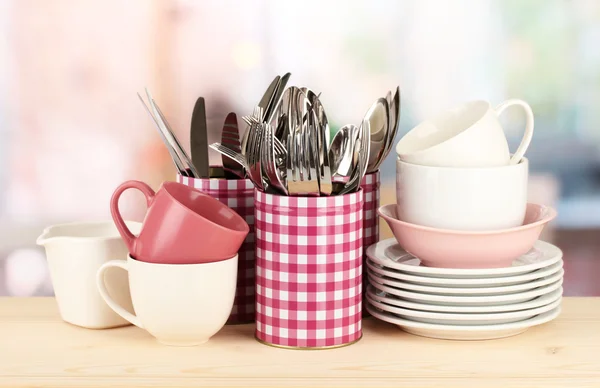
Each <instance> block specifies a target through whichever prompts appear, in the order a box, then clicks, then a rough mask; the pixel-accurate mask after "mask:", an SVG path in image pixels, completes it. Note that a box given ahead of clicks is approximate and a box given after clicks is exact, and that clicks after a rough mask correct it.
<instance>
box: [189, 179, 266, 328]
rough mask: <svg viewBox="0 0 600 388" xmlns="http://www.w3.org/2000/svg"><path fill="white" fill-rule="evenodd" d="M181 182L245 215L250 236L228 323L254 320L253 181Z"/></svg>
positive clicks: (241, 253)
mask: <svg viewBox="0 0 600 388" xmlns="http://www.w3.org/2000/svg"><path fill="white" fill-rule="evenodd" d="M177 182H179V183H183V184H184V185H187V186H190V187H194V188H196V189H198V190H200V191H202V192H204V193H206V194H208V195H210V196H211V197H214V198H216V199H218V200H219V201H220V202H222V203H224V204H225V205H227V206H229V207H230V208H231V209H233V210H234V211H236V212H237V213H238V214H239V215H240V216H242V217H243V218H244V219H245V220H246V222H247V223H248V226H250V233H248V236H247V237H246V240H245V241H244V243H243V244H242V247H241V248H240V251H239V253H238V255H239V259H238V276H237V289H236V293H235V300H234V302H233V309H232V310H231V315H230V316H229V319H228V320H227V324H239V323H250V322H253V321H254V306H255V301H254V290H255V287H254V283H255V279H254V271H255V260H254V241H255V239H254V185H253V184H252V182H251V181H250V180H249V179H194V178H188V177H184V176H181V175H179V174H178V175H177Z"/></svg>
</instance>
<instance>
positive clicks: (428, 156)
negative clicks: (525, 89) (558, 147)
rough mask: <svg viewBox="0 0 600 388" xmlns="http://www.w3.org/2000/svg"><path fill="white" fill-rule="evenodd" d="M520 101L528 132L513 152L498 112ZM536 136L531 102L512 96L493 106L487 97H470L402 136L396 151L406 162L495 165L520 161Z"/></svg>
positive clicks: (459, 165)
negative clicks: (467, 100)
mask: <svg viewBox="0 0 600 388" xmlns="http://www.w3.org/2000/svg"><path fill="white" fill-rule="evenodd" d="M513 105H517V106H520V107H521V108H523V110H524V111H525V119H526V121H525V133H524V135H523V140H521V144H520V145H519V147H518V148H517V150H516V151H515V153H514V154H513V156H512V158H511V156H510V151H509V148H508V142H507V141H506V135H505V134H504V130H503V129H502V126H501V125H500V122H499V121H498V116H499V115H500V114H501V113H502V112H504V110H506V109H507V108H508V107H510V106H513ZM532 137H533V112H532V110H531V107H530V106H529V104H527V103H526V102H525V101H522V100H516V99H511V100H507V101H505V102H503V103H502V104H500V105H498V106H497V107H496V108H492V107H491V106H490V103H489V102H487V101H471V102H468V103H465V104H463V105H461V106H459V107H457V108H455V109H451V110H447V111H445V112H443V113H441V114H440V115H438V116H437V117H434V118H433V119H431V120H427V121H424V122H422V123H421V124H419V125H417V126H416V127H415V128H413V129H412V130H410V131H409V132H408V133H407V134H406V135H404V136H403V137H402V139H400V141H399V142H398V144H397V145H396V153H397V154H398V156H399V157H400V159H402V160H403V161H405V162H408V163H413V164H420V165H424V166H438V167H495V166H506V165H509V164H517V163H518V162H519V161H521V159H522V158H523V156H524V155H525V152H526V151H527V148H528V147H529V144H530V143H531V138H532Z"/></svg>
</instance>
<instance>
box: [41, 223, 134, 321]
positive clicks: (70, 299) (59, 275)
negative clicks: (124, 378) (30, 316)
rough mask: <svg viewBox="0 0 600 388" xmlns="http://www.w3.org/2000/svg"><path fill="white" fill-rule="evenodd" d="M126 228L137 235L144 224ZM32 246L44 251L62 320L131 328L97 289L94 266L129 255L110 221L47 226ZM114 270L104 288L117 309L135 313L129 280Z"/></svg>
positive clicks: (129, 224) (129, 225)
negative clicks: (41, 247) (42, 247)
mask: <svg viewBox="0 0 600 388" xmlns="http://www.w3.org/2000/svg"><path fill="white" fill-rule="evenodd" d="M127 226H128V227H129V228H131V230H132V231H133V232H134V233H138V232H139V231H140V229H141V226H142V224H141V223H139V222H133V221H127ZM36 242H37V244H38V245H42V246H44V248H45V250H46V258H47V260H48V268H49V270H50V277H51V278H52V285H53V287H54V296H55V297H56V303H57V305H58V310H59V313H60V316H61V318H62V319H63V320H64V321H65V322H68V323H71V324H73V325H77V326H82V327H85V328H88V329H108V328H111V327H118V326H125V325H129V322H127V321H126V320H125V319H123V318H121V317H120V316H119V315H117V314H116V313H115V312H114V311H112V309H111V308H110V307H108V305H107V304H106V303H105V302H104V300H103V299H102V297H101V296H100V294H99V293H98V289H97V288H96V272H97V271H98V268H100V266H101V265H102V264H104V263H106V262H108V261H110V260H115V259H121V260H123V259H125V258H126V257H127V247H126V246H125V243H124V242H123V240H122V239H121V235H120V234H119V231H118V230H117V228H116V227H115V224H114V223H113V222H112V220H111V221H106V222H84V223H81V222H75V223H68V224H59V225H54V226H50V227H48V228H46V229H45V230H44V232H43V233H42V234H41V235H40V236H39V237H38V239H37V241H36ZM116 272H117V273H115V274H114V276H111V278H110V280H109V281H108V282H107V285H106V287H107V289H108V291H109V292H110V295H112V297H113V298H114V299H115V300H116V301H118V303H119V304H120V305H122V306H123V307H124V308H125V309H127V310H129V311H133V306H132V305H131V296H130V294H129V282H128V281H127V276H126V274H124V273H122V271H116Z"/></svg>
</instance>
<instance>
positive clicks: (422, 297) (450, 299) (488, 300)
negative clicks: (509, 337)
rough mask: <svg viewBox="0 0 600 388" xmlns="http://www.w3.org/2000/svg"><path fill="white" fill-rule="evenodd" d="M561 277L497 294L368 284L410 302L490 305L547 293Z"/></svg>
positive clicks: (553, 288) (520, 300) (526, 299)
mask: <svg viewBox="0 0 600 388" xmlns="http://www.w3.org/2000/svg"><path fill="white" fill-rule="evenodd" d="M562 283H563V279H560V280H558V281H556V282H554V283H552V284H549V285H547V286H544V287H539V288H536V289H534V290H529V291H523V292H515V293H507V294H499V295H482V296H478V295H474V296H472V295H468V296H462V295H435V294H426V293H421V292H414V291H407V290H401V289H399V288H394V287H390V286H386V285H383V284H380V283H377V282H375V281H373V280H372V279H371V282H370V284H371V285H373V287H375V288H376V289H378V290H380V291H384V292H387V293H388V294H392V295H395V296H398V297H401V298H403V299H406V300H408V301H411V302H417V303H427V304H440V305H447V306H484V305H488V306H492V305H506V304H512V303H521V302H527V301H529V300H532V299H533V298H535V297H538V296H540V295H544V294H547V293H549V292H552V291H554V290H557V289H559V288H560V287H561V286H562Z"/></svg>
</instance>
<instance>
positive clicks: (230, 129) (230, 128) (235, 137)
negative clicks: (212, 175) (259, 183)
mask: <svg viewBox="0 0 600 388" xmlns="http://www.w3.org/2000/svg"><path fill="white" fill-rule="evenodd" d="M221 144H223V145H224V146H227V147H228V148H229V149H230V150H232V151H235V152H237V153H241V145H240V132H239V129H238V123H237V116H236V115H235V113H233V112H231V113H229V114H228V115H227V118H225V124H223V132H222V133H221ZM221 159H222V160H223V169H224V170H225V175H226V177H227V178H229V179H238V178H242V179H243V178H244V177H245V174H246V172H245V171H244V169H243V167H241V166H240V165H239V164H238V163H237V162H235V161H233V159H231V158H230V157H228V156H225V155H221Z"/></svg>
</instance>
